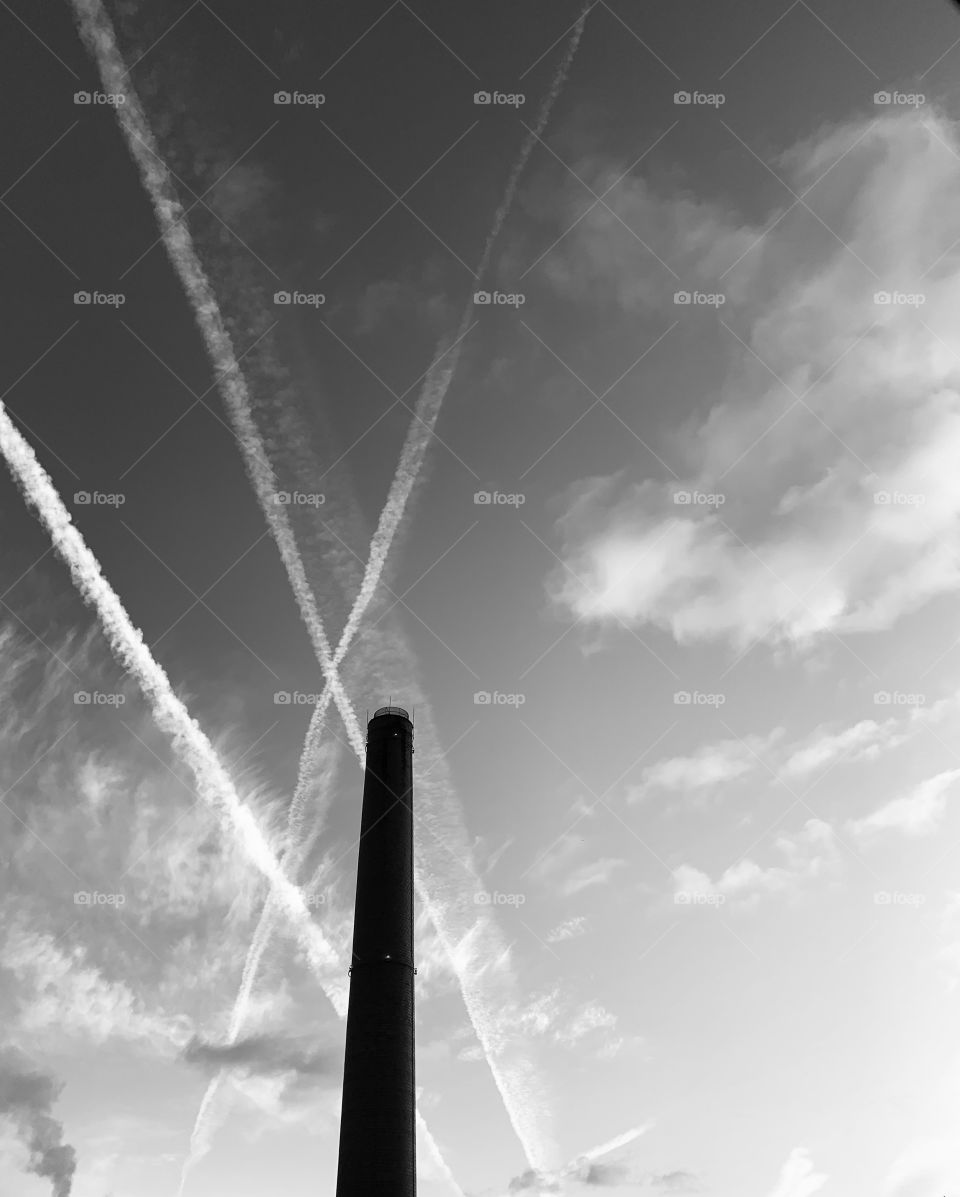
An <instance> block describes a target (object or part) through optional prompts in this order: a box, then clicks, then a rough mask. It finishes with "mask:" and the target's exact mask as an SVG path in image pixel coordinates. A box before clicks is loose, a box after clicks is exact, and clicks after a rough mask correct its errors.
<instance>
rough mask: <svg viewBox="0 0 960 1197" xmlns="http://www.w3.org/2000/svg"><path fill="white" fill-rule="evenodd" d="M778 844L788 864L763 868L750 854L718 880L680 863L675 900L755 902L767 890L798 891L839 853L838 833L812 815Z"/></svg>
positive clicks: (777, 846) (776, 844) (819, 873)
mask: <svg viewBox="0 0 960 1197" xmlns="http://www.w3.org/2000/svg"><path fill="white" fill-rule="evenodd" d="M774 846H775V847H776V849H777V850H778V851H779V852H780V853H781V855H782V856H783V857H784V858H785V864H783V865H771V866H770V867H768V868H762V867H761V866H760V865H758V864H757V863H756V862H755V861H753V860H750V859H749V858H746V859H744V860H740V861H738V862H737V863H736V864H733V865H730V867H729V868H727V869H725V870H724V872H723V873H722V874H721V875H720V877H719V878H718V879H717V881H711V880H710V877H709V876H708V875H707V874H706V873H704V872H702V871H701V870H699V869H696V868H694V867H693V866H691V865H687V864H683V865H680V866H679V868H676V869H674V871H673V882H674V891H673V892H674V901H679V902H680V903H684V902H687V903H689V902H693V903H696V901H697V898H698V897H700V898H701V899H714V900H717V899H722V900H727V899H730V900H733V901H736V902H737V903H738V904H740V905H748V904H755V903H756V902H758V901H759V900H760V898H761V897H762V896H763V895H765V894H777V893H785V894H790V893H794V892H796V891H797V890H798V889H799V887H800V886H801V884H802V883H804V882H806V881H809V880H811V879H813V878H815V877H819V876H822V875H823V874H824V873H825V872H826V871H827V869H828V868H829V867H831V866H832V865H834V864H835V863H836V859H837V856H838V852H837V844H836V833H835V831H834V829H833V828H832V827H831V826H830V824H829V823H825V822H824V821H823V820H822V819H808V820H807V822H806V823H805V824H804V826H803V828H802V829H801V830H800V831H799V832H798V833H797V834H796V835H794V836H792V837H791V836H778V838H777V839H776V840H775V841H774Z"/></svg>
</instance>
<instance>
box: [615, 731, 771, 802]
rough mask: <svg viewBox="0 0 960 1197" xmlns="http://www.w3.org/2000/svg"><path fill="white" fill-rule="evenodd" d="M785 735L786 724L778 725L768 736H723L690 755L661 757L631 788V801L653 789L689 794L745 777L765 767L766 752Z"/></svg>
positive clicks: (629, 799) (628, 791)
mask: <svg viewBox="0 0 960 1197" xmlns="http://www.w3.org/2000/svg"><path fill="white" fill-rule="evenodd" d="M783 735H784V728H782V727H778V728H774V730H773V731H772V732H770V733H768V734H767V735H765V736H755V735H750V736H744V737H743V738H742V739H733V740H721V741H719V742H716V743H713V744H704V745H702V746H701V747H700V748H698V749H697V750H696V752H694V753H692V754H691V755H690V756H675V757H670V758H669V759H667V760H662V761H658V762H657V763H656V764H655V765H650V766H649V767H648V768H646V769H644V771H643V774H642V776H641V779H640V784H639V785H636V786H630V787H629V788H628V790H627V801H628V802H639V801H641V800H642V799H643V798H645V797H646V795H647V794H648V793H649V792H650V790H653V789H661V790H676V791H679V792H681V793H684V794H687V793H690V792H691V791H693V790H702V789H712V788H713V787H715V786H719V785H721V784H723V783H724V782H727V781H734V780H736V779H737V778H740V777H745V776H747V775H748V774H750V773H752V772H753V771H754V770H755V769H758V768H762V763H763V760H764V758H765V756H766V754H767V753H768V752H769V751H770V749H771V748H772V747H773V745H774V744H776V743H777V742H778V741H779V740H780V739H781V738H782V737H783Z"/></svg>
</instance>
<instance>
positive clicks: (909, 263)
mask: <svg viewBox="0 0 960 1197" xmlns="http://www.w3.org/2000/svg"><path fill="white" fill-rule="evenodd" d="M956 154H957V136H956V131H955V127H954V125H953V124H952V123H951V122H949V121H948V120H947V119H945V118H944V117H943V116H940V115H938V114H937V113H936V112H935V111H933V110H932V109H928V111H927V112H926V114H925V116H924V117H922V118H921V117H920V116H918V115H917V114H916V113H911V114H905V113H904V114H900V113H897V114H891V115H889V116H886V117H883V118H881V119H878V120H875V121H868V120H866V119H864V120H862V121H853V122H850V123H848V124H846V125H843V126H840V127H837V128H834V129H830V130H828V131H826V132H823V133H821V134H820V135H818V137H816V138H812V139H810V140H808V141H807V142H805V143H803V144H802V145H800V146H797V147H794V149H793V150H792V151H790V152H789V153H787V154H786V155H784V158H783V160H782V162H781V164H780V168H781V169H782V170H783V172H784V174H785V178H786V181H787V182H788V184H789V185H790V186H792V187H794V188H795V189H797V190H800V189H802V188H803V187H804V186H809V185H810V184H811V183H812V182H814V180H816V179H817V177H818V176H819V175H821V174H823V172H824V171H826V169H827V167H828V166H830V165H831V164H834V163H835V165H834V166H833V169H832V170H831V171H830V173H829V174H827V175H825V177H824V178H823V180H822V181H821V182H819V183H818V185H817V187H816V189H815V190H814V191H813V192H812V193H811V201H810V202H811V205H812V207H814V209H815V210H816V211H817V212H818V214H819V215H821V217H822V219H823V220H824V221H826V223H827V224H828V225H829V227H830V228H831V229H832V230H834V231H836V233H837V236H836V237H834V236H833V235H831V234H830V233H828V232H827V231H826V230H825V229H824V228H823V227H822V225H820V224H819V223H816V224H814V223H813V222H811V221H810V220H809V219H805V217H804V216H803V215H802V214H801V215H799V217H798V219H797V220H795V219H794V215H791V216H790V217H787V218H786V219H784V220H783V221H781V222H780V224H778V225H777V226H776V227H775V228H772V229H771V230H770V232H769V233H768V234H767V235H766V237H764V238H763V239H762V241H759V243H758V245H757V247H756V249H755V250H753V251H752V252H751V253H749V254H748V255H747V256H746V257H745V258H744V259H743V261H742V263H740V264H739V265H737V266H736V267H735V268H734V269H733V270H732V271H731V273H730V274H729V275H727V276H726V279H725V280H724V282H725V286H724V288H723V289H724V290H726V291H728V292H729V295H728V303H727V304H726V306H725V307H724V308H723V309H722V311H721V318H722V319H723V320H724V322H725V324H726V325H727V326H728V329H729V331H727V330H726V329H723V326H722V325H721V326H720V329H719V333H720V335H722V336H723V338H724V340H725V341H726V343H727V346H728V348H729V351H730V353H731V355H732V361H731V364H730V366H729V369H728V371H727V373H726V375H725V377H724V379H723V380H722V382H721V384H720V385H719V387H718V390H717V393H716V394H715V395H714V396H712V397H711V406H710V409H709V411H708V412H707V413H706V414H700V415H697V416H695V417H693V418H692V420H691V421H690V423H689V424H688V425H687V426H685V427H683V428H682V429H681V428H678V429H676V435H675V438H674V442H673V443H672V444H671V446H669V447H666V446H660V447H659V451H660V452H661V455H663V454H664V453H665V454H666V455H667V456H668V457H670V456H672V457H673V459H674V461H675V462H676V464H677V466H678V467H679V469H678V471H677V472H678V474H679V475H680V477H679V479H678V480H677V481H676V482H675V481H673V480H670V481H669V482H668V483H663V482H660V481H656V480H653V479H651V478H646V479H644V480H639V481H638V480H635V479H632V478H631V477H630V476H629V473H628V471H625V470H622V471H620V472H619V473H617V474H614V475H610V476H605V477H593V478H587V479H584V480H582V481H580V482H578V483H576V484H575V485H573V486H571V487H570V488H569V490H568V491H567V494H566V501H565V511H564V514H563V515H562V516H561V518H560V520H559V523H558V531H559V534H560V538H561V540H562V542H563V553H562V556H563V566H562V567H558V568H557V569H556V570H555V571H554V572H553V573H552V574H551V575H550V576H549V578H548V579H547V589H548V592H549V594H550V595H551V597H552V599H553V601H554V602H555V604H556V605H557V606H558V607H559V608H561V609H563V610H564V611H565V612H567V613H568V614H570V615H571V616H573V617H576V618H580V619H582V620H583V621H584V623H586V624H590V623H600V622H613V621H615V620H617V619H619V620H623V621H625V622H628V623H633V624H636V625H643V624H653V625H655V626H658V627H661V628H664V629H666V630H668V631H669V632H670V633H671V634H672V635H673V637H674V638H675V639H676V640H677V641H678V642H680V643H692V642H697V641H727V642H729V643H730V644H732V645H733V646H735V647H737V648H741V649H742V648H746V647H747V646H749V645H750V644H751V643H753V642H754V641H755V640H758V639H759V640H766V641H768V642H770V643H772V644H778V643H780V644H788V645H798V646H809V645H810V644H811V643H812V642H813V641H814V640H815V639H817V638H818V637H822V636H824V635H825V634H827V633H830V632H837V633H842V632H866V631H875V630H880V629H885V628H889V627H891V626H892V625H893V624H894V623H896V621H897V620H898V619H899V618H900V617H901V616H903V615H905V614H907V613H909V612H912V611H915V610H917V609H918V608H920V607H921V606H922V605H923V604H924V603H926V602H928V601H929V600H930V599H931V598H933V597H934V596H936V595H939V594H943V593H946V592H951V591H954V590H956V589H957V588H958V587H960V552H958V549H960V520H958V518H957V517H958V515H960V475H958V473H957V471H956V469H955V462H956V459H957V455H958V451H960V394H958V392H957V390H956V389H955V381H956V369H957V361H958V360H960V330H958V329H957V327H956V320H955V312H956V310H957V306H958V302H960V273H958V271H957V269H956V265H957V260H958V256H960V249H958V245H960V158H958V157H957V156H956ZM844 155H845V156H844ZM628 184H630V185H628ZM623 186H624V187H625V191H624V194H623V197H622V199H621V201H620V202H621V203H622V205H623V208H622V210H621V215H622V216H623V217H624V219H625V220H626V221H627V223H628V224H630V225H631V227H632V228H634V229H635V230H636V231H637V232H638V234H639V235H641V236H645V233H646V232H647V231H649V232H650V234H651V236H653V237H654V240H653V241H652V242H651V241H648V243H649V244H651V245H652V247H653V248H654V249H655V250H657V252H658V253H660V256H661V257H663V258H664V260H666V261H670V262H672V263H673V264H674V265H676V266H681V267H683V268H684V270H686V269H687V267H690V268H691V270H692V269H693V268H699V270H700V271H701V273H703V274H711V273H712V274H713V278H714V280H716V279H717V277H718V275H719V274H720V272H721V271H722V270H723V269H726V268H727V267H730V266H732V265H733V263H734V261H735V260H736V257H737V254H736V253H735V252H734V250H735V249H736V247H737V246H738V245H740V244H741V243H742V242H743V241H744V239H745V238H748V239H749V238H753V234H754V232H755V231H754V230H749V231H748V230H746V229H743V228H740V229H738V228H737V227H736V226H735V224H734V223H733V222H732V221H731V219H730V218H729V217H727V216H726V215H724V214H721V213H720V212H719V210H717V209H710V208H708V207H706V206H699V207H691V206H690V205H689V204H687V203H685V202H684V201H682V200H677V199H675V198H671V197H656V196H653V195H652V192H651V190H650V188H649V187H648V186H647V185H646V184H644V183H642V182H636V183H633V184H631V182H630V180H625V182H624V185H623ZM795 215H796V214H795ZM671 217H674V218H673V219H671ZM597 219H603V220H604V221H605V220H606V218H600V217H597ZM592 220H593V217H587V218H585V219H584V220H583V221H582V222H581V225H580V226H578V229H579V232H578V231H577V230H575V231H574V232H573V233H572V234H571V236H570V237H569V238H567V239H566V241H565V242H564V246H563V253H564V254H565V255H566V256H567V261H568V266H571V263H575V264H576V267H577V268H576V269H574V268H572V266H571V268H570V269H569V270H568V274H567V275H566V284H565V285H567V286H568V288H571V289H573V290H576V289H577V287H578V283H577V276H578V271H580V270H582V271H583V277H584V279H585V283H584V287H585V288H589V287H598V286H600V285H601V284H605V285H606V287H607V289H608V292H609V293H610V294H611V295H613V296H616V297H617V298H618V300H619V302H620V303H621V304H622V305H623V306H624V307H628V306H631V305H633V306H636V305H637V304H641V305H646V306H654V307H655V306H657V305H658V304H662V305H666V304H667V303H668V300H667V298H666V295H663V294H661V290H660V289H658V288H660V284H659V283H657V284H656V285H654V284H650V285H647V284H644V286H643V287H642V288H641V290H640V292H639V293H638V294H632V293H630V292H629V290H628V291H627V292H625V290H624V288H625V287H626V286H627V284H626V283H625V282H624V279H623V277H622V276H623V275H624V274H625V273H626V272H628V271H630V270H633V268H634V263H633V262H632V258H631V256H630V255H628V254H618V252H617V246H616V244H614V243H609V244H607V246H606V247H605V248H604V249H603V250H602V251H601V249H600V248H599V242H598V241H597V240H596V239H595V234H596V229H595V228H593V227H592V224H591V222H592ZM798 221H799V223H798ZM698 222H699V223H698ZM893 228H895V229H896V236H891V235H890V230H891V229H893ZM711 230H713V232H715V233H717V232H718V233H720V235H719V236H711V235H710V234H711ZM607 231H609V230H606V229H605V230H604V232H607ZM837 238H839V241H838V239H837ZM645 239H647V238H646V237H645ZM754 239H755V238H754ZM718 247H719V248H718ZM864 263H866V264H867V268H865V266H864ZM557 269H559V268H555V271H556V270H557ZM870 271H873V272H874V274H873V275H871V274H870ZM651 273H652V272H651ZM555 278H556V279H559V278H560V275H559V274H557V273H556V272H555ZM733 280H739V281H738V282H734V281H733ZM667 281H669V280H667ZM651 287H653V288H654V289H653V290H651V289H650V288H651ZM708 289H710V290H716V289H718V288H717V287H716V286H714V287H711V288H708ZM878 292H885V293H887V294H889V295H900V296H904V295H906V296H915V295H922V297H923V304H922V307H921V306H919V301H915V300H911V301H909V302H899V301H897V302H890V303H886V304H884V303H877V302H876V300H875V296H876V294H877V293H878ZM586 293H587V292H586V291H584V290H583V289H581V292H580V297H582V296H583V295H584V294H586ZM677 310H678V309H675V308H672V305H671V307H670V309H669V314H670V315H671V318H674V317H675V316H676V313H677ZM678 488H684V489H687V490H689V491H699V492H701V494H705V495H710V494H721V495H722V496H723V499H724V502H723V503H722V504H721V505H714V506H712V507H711V506H706V505H698V504H689V505H686V506H678V505H676V504H675V503H674V492H675V491H676V490H677V489H678Z"/></svg>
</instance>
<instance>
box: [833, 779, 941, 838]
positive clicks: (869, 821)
mask: <svg viewBox="0 0 960 1197" xmlns="http://www.w3.org/2000/svg"><path fill="white" fill-rule="evenodd" d="M958 779H960V769H948V770H946V771H945V772H943V773H938V774H937V775H936V776H935V777H928V778H927V779H926V780H925V781H922V782H920V783H919V785H917V786H915V787H914V788H913V790H911V792H910V793H909V794H906V795H904V796H903V797H902V798H894V799H893V800H892V801H891V802H887V803H885V804H884V805H883V806H881V807H878V808H877V809H876V810H875V811H874V812H873V813H872V814H869V815H866V816H864V818H862V819H851V820H849V821H848V822H847V828H848V830H849V831H850V832H851V833H852V834H853V835H855V836H857V837H858V838H860V839H864V838H866V837H868V836H870V835H871V834H872V833H875V832H877V831H901V832H903V834H904V835H908V836H919V835H926V834H928V833H929V832H931V831H935V830H936V828H937V826H938V824H939V823H940V819H941V818H942V816H943V813H944V811H945V810H946V808H947V798H948V796H949V793H950V790H951V787H952V786H953V785H954V784H955V783H956V782H957V780H958Z"/></svg>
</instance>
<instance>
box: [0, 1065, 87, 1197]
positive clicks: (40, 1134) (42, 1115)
mask: <svg viewBox="0 0 960 1197" xmlns="http://www.w3.org/2000/svg"><path fill="white" fill-rule="evenodd" d="M61 1088H62V1086H61V1085H59V1084H58V1083H57V1082H56V1081H55V1080H54V1079H53V1077H50V1076H47V1075H46V1074H45V1073H42V1072H35V1071H33V1070H32V1069H31V1068H30V1066H29V1061H28V1060H27V1059H26V1057H25V1056H22V1055H21V1054H20V1053H19V1052H16V1051H14V1050H13V1049H10V1048H6V1049H4V1050H3V1051H0V1115H2V1116H3V1117H5V1118H8V1119H10V1121H11V1122H13V1123H14V1125H15V1126H16V1127H17V1130H18V1131H19V1133H20V1136H21V1138H22V1140H23V1143H24V1145H25V1146H26V1148H27V1150H28V1151H29V1152H30V1162H29V1164H28V1165H27V1166H28V1168H29V1170H30V1171H31V1172H32V1173H33V1174H34V1175H35V1176H42V1177H43V1178H44V1179H46V1180H49V1181H50V1183H51V1185H52V1192H53V1197H69V1195H70V1190H71V1187H72V1185H73V1174H74V1172H75V1171H76V1167H77V1153H76V1151H74V1149H73V1148H72V1147H71V1146H70V1145H69V1144H68V1143H64V1141H63V1123H62V1122H60V1121H58V1119H56V1118H54V1117H53V1115H52V1114H51V1113H50V1108H51V1106H52V1105H53V1103H54V1102H55V1101H56V1099H57V1097H58V1096H59V1093H60V1090H61Z"/></svg>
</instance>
